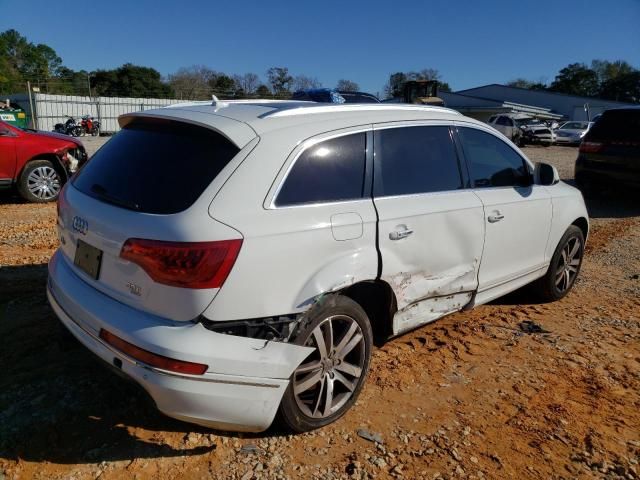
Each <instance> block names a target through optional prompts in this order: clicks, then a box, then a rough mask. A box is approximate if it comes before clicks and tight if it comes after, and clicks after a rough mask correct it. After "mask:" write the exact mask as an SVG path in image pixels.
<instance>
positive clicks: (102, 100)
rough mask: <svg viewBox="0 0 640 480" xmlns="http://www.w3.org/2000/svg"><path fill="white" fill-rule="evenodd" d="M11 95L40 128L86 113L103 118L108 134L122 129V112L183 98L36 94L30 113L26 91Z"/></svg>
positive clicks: (14, 101)
mask: <svg viewBox="0 0 640 480" xmlns="http://www.w3.org/2000/svg"><path fill="white" fill-rule="evenodd" d="M9 98H10V100H11V102H12V103H14V104H16V103H17V104H18V105H20V107H22V108H23V109H24V110H25V111H26V112H27V115H28V116H29V117H30V118H31V117H32V118H33V123H34V127H35V128H37V129H38V130H45V131H51V130H53V126H54V125H55V124H56V123H64V122H65V121H66V120H67V116H71V117H74V118H76V120H79V119H80V117H82V116H83V115H91V116H93V117H94V118H96V119H97V120H99V121H100V125H101V129H100V130H101V131H102V132H105V133H115V132H117V131H119V130H120V126H119V125H118V117H119V116H120V115H123V114H125V113H130V112H139V111H142V110H150V109H153V108H159V107H165V106H167V105H172V104H174V103H180V102H181V101H184V100H177V99H170V98H124V97H89V96H84V97H83V96H77V95H49V94H46V93H34V94H33V95H32V103H33V110H34V112H31V107H30V102H29V97H28V96H27V95H26V94H22V95H12V96H10V97H9Z"/></svg>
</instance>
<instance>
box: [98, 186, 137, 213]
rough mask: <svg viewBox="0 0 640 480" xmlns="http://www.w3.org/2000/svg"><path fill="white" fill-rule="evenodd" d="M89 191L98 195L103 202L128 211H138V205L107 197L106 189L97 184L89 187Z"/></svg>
mask: <svg viewBox="0 0 640 480" xmlns="http://www.w3.org/2000/svg"><path fill="white" fill-rule="evenodd" d="M91 191H92V192H93V193H95V194H96V195H98V196H99V197H100V198H101V199H102V200H104V201H105V202H108V203H112V204H114V205H118V206H119V207H124V208H127V209H129V210H140V205H138V204H137V203H135V202H131V201H128V200H122V199H120V198H116V197H114V196H112V195H109V194H108V193H107V189H106V188H104V187H103V186H102V185H100V184H98V183H94V184H93V185H91Z"/></svg>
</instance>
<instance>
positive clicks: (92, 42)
mask: <svg viewBox="0 0 640 480" xmlns="http://www.w3.org/2000/svg"><path fill="white" fill-rule="evenodd" d="M92 5H98V6H99V7H100V8H96V7H93V6H92ZM8 28H15V29H16V30H18V31H19V32H20V33H22V34H23V35H25V36H27V38H28V39H29V40H31V41H33V42H36V43H46V44H48V45H50V46H51V47H53V48H54V49H55V50H56V51H57V53H58V54H59V55H60V56H61V57H62V59H63V62H64V64H65V65H67V66H69V67H71V68H73V69H83V68H84V69H87V70H94V69H99V68H113V67H117V66H119V65H121V64H123V63H125V62H131V63H134V64H138V65H145V66H149V67H153V68H155V69H157V70H159V71H160V72H161V73H162V74H163V75H167V74H169V73H172V72H174V71H176V70H177V69H178V68H180V67H183V66H190V65H194V64H202V65H206V66H208V67H210V68H212V69H214V70H218V71H223V72H226V73H230V74H231V73H245V72H255V73H257V74H258V75H260V76H261V77H264V76H265V72H266V70H267V69H268V68H269V67H271V66H286V67H288V68H289V70H290V72H291V73H292V74H305V75H309V76H312V77H317V78H318V79H319V80H320V81H321V82H322V83H323V84H324V85H325V86H333V85H335V82H336V81H337V80H338V79H340V78H348V79H350V80H354V81H356V82H357V83H358V84H359V85H360V87H361V89H363V90H367V91H371V92H373V93H376V92H380V93H381V92H382V88H383V85H384V83H385V82H386V80H387V79H388V75H389V74H390V73H392V72H396V71H409V70H420V69H423V68H436V69H438V70H439V71H440V73H441V74H442V77H443V80H445V81H447V82H449V84H450V85H451V86H452V87H453V89H454V90H459V89H464V88H470V87H474V86H478V85H484V84H487V83H504V82H506V81H509V80H511V79H514V78H517V77H524V78H527V79H531V80H536V81H537V80H541V79H542V80H543V81H551V80H553V78H554V76H555V75H556V73H557V72H558V70H559V69H561V68H562V67H564V66H566V65H567V64H569V63H572V62H587V63H588V62H590V61H591V60H592V59H594V58H600V59H607V60H616V59H623V60H627V61H628V62H630V63H631V64H632V65H634V66H635V67H637V68H640V0H609V1H606V2H602V1H599V0H593V1H586V0H584V1H579V0H553V1H548V0H536V1H531V0H519V1H514V0H511V1H508V0H493V1H488V0H487V1H466V0H460V1H430V2H419V1H414V2H402V1H388V0H387V1H376V0H370V1H359V2H346V1H343V2H339V1H315V2H291V3H288V2H277V1H270V2H267V1H256V2H253V1H250V0H244V1H240V2H212V1H205V0H201V1H187V0H180V1H176V0H172V1H168V0H155V1H151V0H129V1H125V0H106V1H104V2H80V3H75V4H70V3H68V2H67V3H64V2H63V3H61V2H56V1H51V0H47V1H40V0H33V1H31V0H0V31H4V30H6V29H8Z"/></svg>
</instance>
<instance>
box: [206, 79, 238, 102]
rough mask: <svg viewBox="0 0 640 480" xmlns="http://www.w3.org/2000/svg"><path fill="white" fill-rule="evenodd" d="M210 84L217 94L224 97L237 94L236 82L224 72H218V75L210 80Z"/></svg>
mask: <svg viewBox="0 0 640 480" xmlns="http://www.w3.org/2000/svg"><path fill="white" fill-rule="evenodd" d="M209 86H210V87H211V89H212V90H213V92H214V93H215V94H216V95H219V96H223V97H234V96H235V92H236V82H235V81H234V80H233V78H231V77H230V76H229V75H225V74H224V73H216V75H215V76H214V77H213V78H212V79H211V80H209Z"/></svg>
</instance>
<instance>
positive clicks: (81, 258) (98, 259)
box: [73, 240, 102, 280]
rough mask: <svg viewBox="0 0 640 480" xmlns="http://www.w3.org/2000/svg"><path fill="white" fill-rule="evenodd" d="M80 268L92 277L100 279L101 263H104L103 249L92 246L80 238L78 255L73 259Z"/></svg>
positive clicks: (77, 249)
mask: <svg viewBox="0 0 640 480" xmlns="http://www.w3.org/2000/svg"><path fill="white" fill-rule="evenodd" d="M73 263H75V264H76V266H77V267H78V268H80V270H82V271H83V272H85V273H86V274H87V275H89V276H90V277H92V278H95V279H96V280H97V279H98V275H100V264H101V263H102V250H100V249H98V248H96V247H92V246H91V245H89V244H88V243H86V242H83V241H82V240H78V247H77V248H76V256H75V258H74V259H73Z"/></svg>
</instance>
